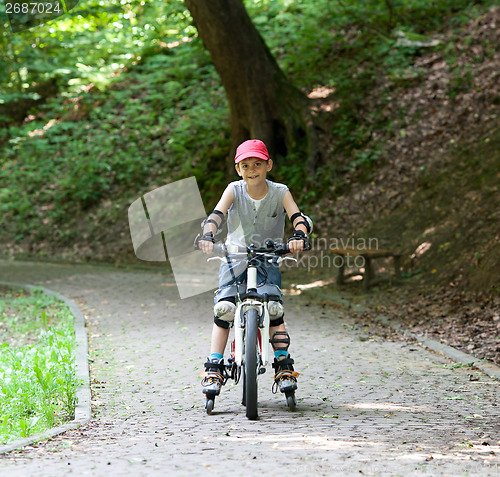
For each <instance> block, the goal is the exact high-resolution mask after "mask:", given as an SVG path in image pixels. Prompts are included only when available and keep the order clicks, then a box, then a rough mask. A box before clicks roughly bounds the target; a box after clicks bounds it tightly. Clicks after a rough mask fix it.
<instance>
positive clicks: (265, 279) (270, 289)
mask: <svg viewBox="0 0 500 477" xmlns="http://www.w3.org/2000/svg"><path fill="white" fill-rule="evenodd" d="M246 265H247V262H246V261H240V262H238V263H237V264H231V265H229V264H227V263H222V264H221V266H220V269H219V289H218V290H217V291H216V292H215V298H214V302H215V303H217V302H218V301H220V300H225V299H227V298H228V297H235V296H236V295H237V294H238V292H239V293H244V292H245V290H246V283H247V271H246ZM231 268H232V271H233V273H231ZM234 277H236V283H235V279H234ZM257 292H258V293H260V294H264V293H267V294H268V295H274V296H277V297H279V301H282V293H281V272H280V269H279V265H278V264H277V263H269V262H268V261H267V260H261V261H259V264H258V266H257Z"/></svg>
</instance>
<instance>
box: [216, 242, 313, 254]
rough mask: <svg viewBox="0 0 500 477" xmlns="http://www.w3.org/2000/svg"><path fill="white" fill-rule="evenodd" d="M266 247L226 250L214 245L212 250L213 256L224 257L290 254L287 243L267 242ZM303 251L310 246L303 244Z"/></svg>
mask: <svg viewBox="0 0 500 477" xmlns="http://www.w3.org/2000/svg"><path fill="white" fill-rule="evenodd" d="M266 245H267V246H266V247H255V246H253V245H250V246H249V247H235V248H232V247H230V249H229V250H228V248H227V247H226V246H225V245H224V244H223V243H215V244H214V248H213V252H212V253H213V254H214V255H217V256H220V257H225V256H226V255H260V254H262V255H276V256H278V257H279V256H282V255H286V254H288V253H290V247H289V246H288V244H287V243H277V242H271V241H269V242H268V243H267V244H266ZM305 245H306V246H305V247H304V251H306V250H311V245H310V244H309V243H307V244H305Z"/></svg>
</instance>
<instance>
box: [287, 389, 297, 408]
mask: <svg viewBox="0 0 500 477" xmlns="http://www.w3.org/2000/svg"><path fill="white" fill-rule="evenodd" d="M286 405H287V406H288V409H289V410H290V411H291V412H294V411H295V410H296V409H297V402H296V401H295V393H292V394H288V395H287V397H286Z"/></svg>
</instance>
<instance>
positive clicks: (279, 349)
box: [269, 323, 299, 393]
mask: <svg viewBox="0 0 500 477" xmlns="http://www.w3.org/2000/svg"><path fill="white" fill-rule="evenodd" d="M269 335H270V336H271V344H272V346H273V349H274V356H275V357H274V363H273V368H274V370H275V371H276V373H275V375H274V383H275V384H274V385H275V386H277V387H279V390H280V391H281V392H282V393H284V392H290V391H295V390H296V389H297V377H298V375H299V374H298V373H296V372H295V371H294V369H293V364H294V360H293V359H292V358H291V356H290V353H288V347H289V346H290V335H289V334H288V332H287V331H286V327H285V324H284V323H281V324H280V325H278V326H270V327H269ZM273 389H274V387H273Z"/></svg>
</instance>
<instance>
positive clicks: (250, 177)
mask: <svg viewBox="0 0 500 477" xmlns="http://www.w3.org/2000/svg"><path fill="white" fill-rule="evenodd" d="M235 167H236V172H237V173H238V175H239V176H240V177H241V178H242V179H243V180H244V181H245V182H246V183H247V184H251V185H257V184H259V183H260V182H263V181H265V180H266V175H267V173H268V172H269V171H270V170H271V169H272V168H273V161H272V160H271V159H268V160H267V161H265V160H263V159H258V158H256V157H249V158H247V159H243V160H242V161H241V162H239V163H238V164H236V165H235Z"/></svg>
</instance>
